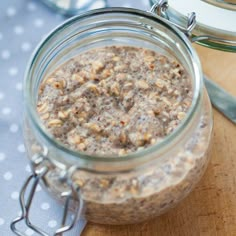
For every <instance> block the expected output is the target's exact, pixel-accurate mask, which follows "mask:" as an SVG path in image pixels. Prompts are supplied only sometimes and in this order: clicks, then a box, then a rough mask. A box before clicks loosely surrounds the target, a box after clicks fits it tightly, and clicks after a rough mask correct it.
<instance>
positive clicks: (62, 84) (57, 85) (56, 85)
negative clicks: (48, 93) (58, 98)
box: [52, 79, 66, 89]
mask: <svg viewBox="0 0 236 236" xmlns="http://www.w3.org/2000/svg"><path fill="white" fill-rule="evenodd" d="M52 85H53V87H54V88H55V89H63V88H65V87H66V81H65V80H64V79H63V80H60V81H56V82H54V83H53V84H52Z"/></svg>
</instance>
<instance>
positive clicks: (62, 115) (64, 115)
mask: <svg viewBox="0 0 236 236" xmlns="http://www.w3.org/2000/svg"><path fill="white" fill-rule="evenodd" d="M68 116H69V111H68V110H67V111H59V112H58V117H59V118H61V119H66V118H67V117H68Z"/></svg>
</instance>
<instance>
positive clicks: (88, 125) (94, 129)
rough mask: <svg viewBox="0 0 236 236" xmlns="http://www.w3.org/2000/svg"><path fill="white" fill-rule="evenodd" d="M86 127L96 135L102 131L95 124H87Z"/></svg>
mask: <svg viewBox="0 0 236 236" xmlns="http://www.w3.org/2000/svg"><path fill="white" fill-rule="evenodd" d="M85 127H86V128H88V129H90V130H91V131H93V132H96V133H99V132H100V131H101V128H100V127H99V126H98V125H97V124H95V123H86V124H85Z"/></svg>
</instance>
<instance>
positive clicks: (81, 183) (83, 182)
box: [73, 178, 85, 187]
mask: <svg viewBox="0 0 236 236" xmlns="http://www.w3.org/2000/svg"><path fill="white" fill-rule="evenodd" d="M73 181H74V182H75V184H77V185H78V186H79V187H83V186H84V184H85V181H84V180H82V179H77V178H76V179H75V180H73Z"/></svg>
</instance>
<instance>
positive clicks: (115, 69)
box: [114, 65, 127, 71]
mask: <svg viewBox="0 0 236 236" xmlns="http://www.w3.org/2000/svg"><path fill="white" fill-rule="evenodd" d="M126 69H127V65H118V66H116V67H115V68H114V71H124V70H126Z"/></svg>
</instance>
